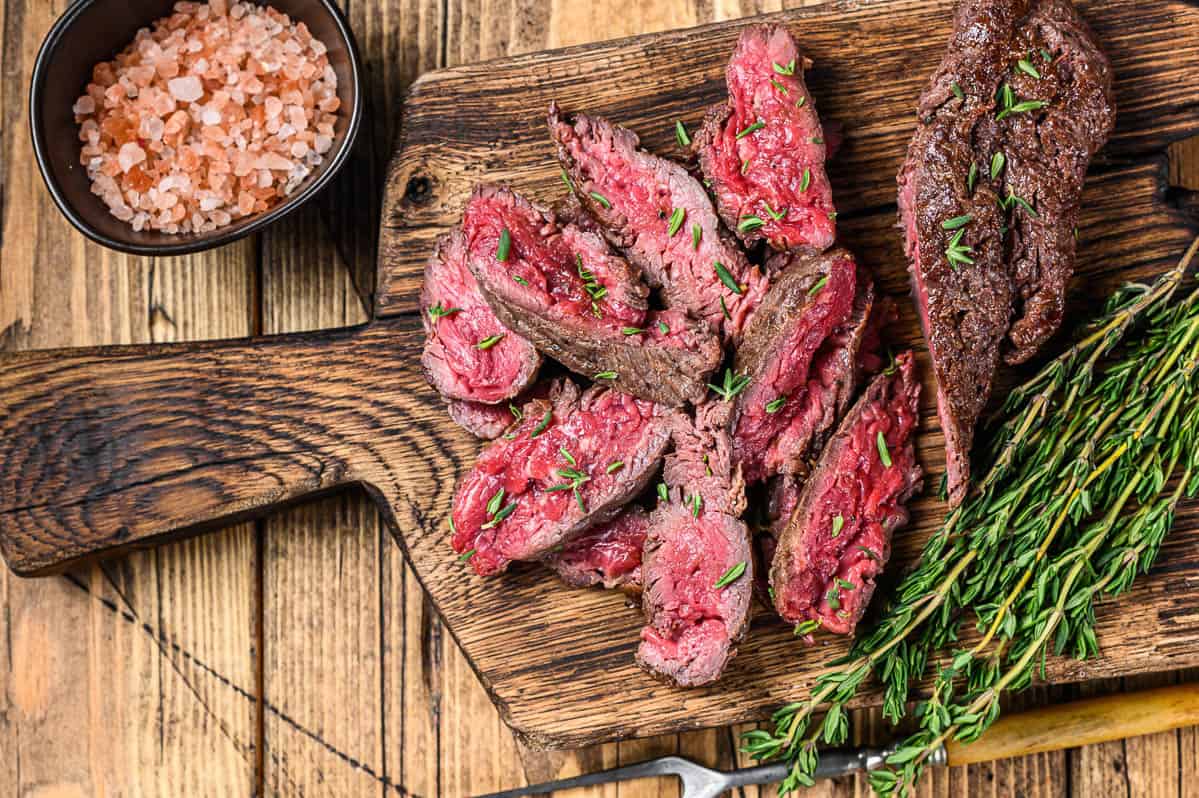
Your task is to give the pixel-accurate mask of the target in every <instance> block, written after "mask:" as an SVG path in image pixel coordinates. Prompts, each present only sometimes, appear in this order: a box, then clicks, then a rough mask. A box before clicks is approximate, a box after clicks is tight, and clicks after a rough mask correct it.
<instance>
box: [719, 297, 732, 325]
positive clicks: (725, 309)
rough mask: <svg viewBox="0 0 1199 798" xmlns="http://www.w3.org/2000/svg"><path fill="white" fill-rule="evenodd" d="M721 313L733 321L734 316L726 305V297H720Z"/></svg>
mask: <svg viewBox="0 0 1199 798" xmlns="http://www.w3.org/2000/svg"><path fill="white" fill-rule="evenodd" d="M720 312H721V313H722V314H724V317H725V318H726V319H729V320H732V318H733V315H732V314H731V313H729V306H728V305H726V304H725V301H724V297H723V296H722V297H720Z"/></svg>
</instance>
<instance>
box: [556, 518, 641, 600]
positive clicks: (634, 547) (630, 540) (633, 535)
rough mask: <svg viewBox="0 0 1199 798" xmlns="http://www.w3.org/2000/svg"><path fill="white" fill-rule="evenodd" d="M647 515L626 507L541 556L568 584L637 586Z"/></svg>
mask: <svg viewBox="0 0 1199 798" xmlns="http://www.w3.org/2000/svg"><path fill="white" fill-rule="evenodd" d="M648 532H649V515H648V514H646V512H645V511H644V510H642V509H641V508H640V507H635V506H634V507H629V508H628V509H626V510H624V511H623V512H621V514H620V515H618V516H616V517H615V518H613V519H612V520H611V521H608V522H607V523H605V524H599V525H597V526H593V527H592V528H591V529H589V530H587V531H586V532H584V533H583V534H581V535H579V536H578V537H576V538H575V539H574V540H572V541H570V542H569V543H567V544H565V545H564V546H563V547H562V550H561V551H558V552H554V553H552V554H549V555H547V556H546V557H545V559H544V562H545V564H546V565H547V566H549V567H550V568H552V569H553V570H554V571H555V572H557V574H558V576H559V577H560V578H561V579H562V581H563V582H565V583H566V584H568V585H571V586H572V587H595V586H597V585H599V586H602V587H606V588H609V589H611V588H617V587H618V588H623V589H625V590H628V591H630V592H632V591H639V590H640V589H641V554H642V550H643V549H644V548H645V537H646V534H647V533H648Z"/></svg>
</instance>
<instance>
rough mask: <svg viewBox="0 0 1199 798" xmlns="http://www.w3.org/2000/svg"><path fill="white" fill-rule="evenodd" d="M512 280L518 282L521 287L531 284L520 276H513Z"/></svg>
mask: <svg viewBox="0 0 1199 798" xmlns="http://www.w3.org/2000/svg"><path fill="white" fill-rule="evenodd" d="M512 279H513V280H515V281H516V282H518V283H520V284H521V285H528V284H529V281H528V280H526V279H525V278H523V277H521V276H520V275H519V274H514V275H512Z"/></svg>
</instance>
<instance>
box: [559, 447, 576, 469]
mask: <svg viewBox="0 0 1199 798" xmlns="http://www.w3.org/2000/svg"><path fill="white" fill-rule="evenodd" d="M558 451H559V452H560V453H561V454H562V459H563V460H565V461H566V462H568V463H570V464H571V465H572V466H576V465H578V463H576V462H575V458H574V455H572V454H571V453H570V452H568V451H566V447H565V446H563V447H561V448H559V449H558Z"/></svg>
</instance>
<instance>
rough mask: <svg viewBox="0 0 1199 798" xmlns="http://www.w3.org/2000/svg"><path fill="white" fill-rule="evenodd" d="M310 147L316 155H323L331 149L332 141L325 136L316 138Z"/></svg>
mask: <svg viewBox="0 0 1199 798" xmlns="http://www.w3.org/2000/svg"><path fill="white" fill-rule="evenodd" d="M312 147H313V149H315V150H316V151H317V154H318V155H324V154H325V153H327V152H328V151H329V150H331V149H333V139H331V138H329V137H328V136H325V135H320V136H317V137H316V140H315V141H314V142H313V144H312Z"/></svg>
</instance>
